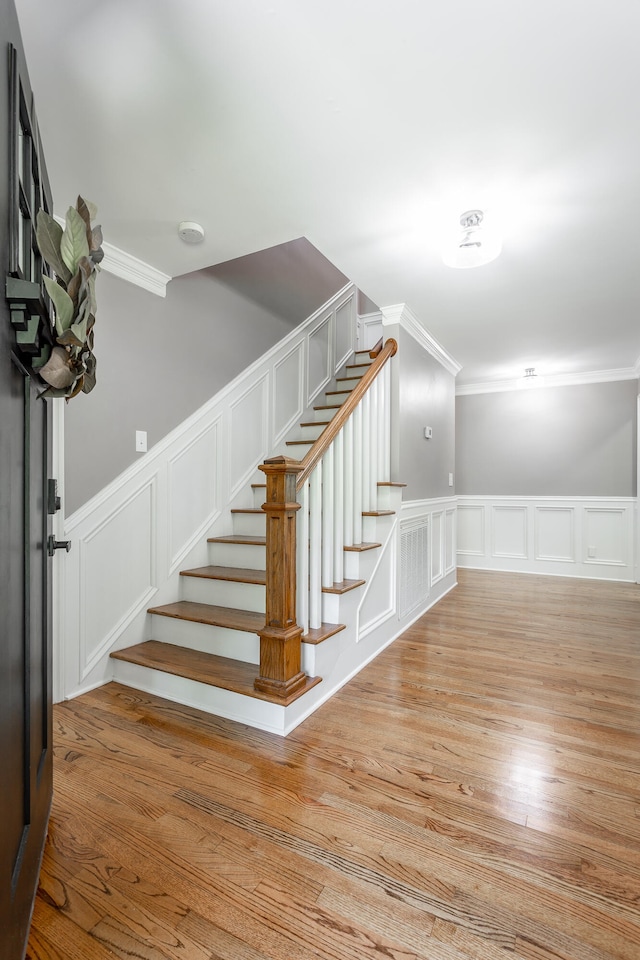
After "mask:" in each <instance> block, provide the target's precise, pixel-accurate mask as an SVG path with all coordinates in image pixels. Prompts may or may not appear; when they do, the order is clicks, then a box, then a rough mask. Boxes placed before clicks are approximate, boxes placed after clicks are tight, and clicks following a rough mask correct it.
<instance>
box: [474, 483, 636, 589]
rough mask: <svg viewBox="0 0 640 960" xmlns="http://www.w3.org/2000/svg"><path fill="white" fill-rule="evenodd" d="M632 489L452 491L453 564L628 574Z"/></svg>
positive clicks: (632, 547) (632, 554)
mask: <svg viewBox="0 0 640 960" xmlns="http://www.w3.org/2000/svg"><path fill="white" fill-rule="evenodd" d="M636 504H637V499H636V498H635V497H611V498H606V497H590V498H587V497H484V496H482V497H471V496H459V497H458V511H457V520H458V545H457V556H458V566H459V567H471V568H475V569H480V570H503V571H512V572H514V573H539V574H540V573H541V574H550V575H554V576H564V577H582V578H586V579H593V580H623V581H631V582H633V581H635V579H636V573H635V570H636V544H637V538H636V535H635V525H636V518H635V515H636Z"/></svg>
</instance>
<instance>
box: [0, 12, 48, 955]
mask: <svg viewBox="0 0 640 960" xmlns="http://www.w3.org/2000/svg"><path fill="white" fill-rule="evenodd" d="M0 37H2V41H3V43H2V54H1V55H2V56H3V57H4V58H5V65H4V66H3V69H2V71H1V72H0V76H1V77H2V79H1V80H0V258H1V260H0V283H1V284H2V293H1V294H0V957H1V958H2V960H21V958H22V957H23V956H24V952H25V948H26V943H27V937H28V929H29V920H30V915H31V910H32V906H33V901H34V896H35V892H36V889H37V882H38V873H39V867H40V860H41V856H42V850H43V847H44V841H45V836H46V830H47V823H48V817H49V808H50V805H51V795H52V763H51V761H52V750H51V652H50V651H51V648H50V622H51V616H50V589H49V566H50V563H51V561H50V559H49V557H48V552H47V537H48V525H47V511H48V496H47V493H48V485H47V479H48V475H49V474H48V465H49V449H50V431H49V424H50V411H49V403H48V401H45V400H42V399H40V398H39V394H40V393H41V392H42V389H43V384H42V383H41V382H39V381H38V379H37V365H38V363H41V362H42V356H43V352H44V351H43V347H44V342H45V340H46V334H47V326H48V320H47V317H46V313H45V311H44V308H43V305H42V302H41V297H40V280H41V274H42V265H41V261H40V258H39V256H38V253H37V248H36V245H35V237H34V230H33V227H34V219H35V215H36V212H37V209H38V208H39V206H41V205H44V206H47V207H50V200H49V198H48V185H47V180H46V173H45V170H44V163H43V160H42V156H41V148H40V144H39V138H38V131H37V124H36V120H35V112H34V109H33V103H32V99H31V93H30V89H29V83H28V78H27V73H26V64H25V62H24V54H23V51H22V45H21V42H20V36H19V30H18V23H17V18H16V13H15V9H14V8H13V3H12V2H6V0H5V2H3V3H2V4H0ZM7 40H8V41H9V44H7V43H6V42H5V41H7ZM7 61H8V63H7ZM7 279H9V281H10V282H11V281H15V280H18V281H19V283H18V285H16V284H15V282H14V283H13V287H12V288H11V291H10V292H11V294H12V297H10V299H9V300H7V299H6V296H5V294H6V293H8V292H9V290H8V288H7V286H6V281H7ZM34 291H35V294H34ZM16 293H19V294H20V295H21V296H23V300H22V301H21V299H20V296H16Z"/></svg>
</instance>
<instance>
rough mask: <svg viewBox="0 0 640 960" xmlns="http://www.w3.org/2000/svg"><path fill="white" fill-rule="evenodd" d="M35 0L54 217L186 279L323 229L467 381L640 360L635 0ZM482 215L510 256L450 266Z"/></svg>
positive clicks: (38, 82) (323, 240)
mask: <svg viewBox="0 0 640 960" xmlns="http://www.w3.org/2000/svg"><path fill="white" fill-rule="evenodd" d="M16 5H17V8H18V15H19V18H20V23H21V29H22V33H23V39H24V44H25V48H26V53H27V59H28V64H29V71H30V75H31V81H32V85H33V87H34V91H35V97H36V108H37V112H38V116H39V122H40V128H41V132H42V137H43V141H44V145H45V151H46V156H47V164H48V168H49V174H50V178H51V183H52V188H53V193H54V197H55V201H56V212H57V213H59V214H64V210H65V208H66V206H67V205H68V204H69V203H72V202H73V201H74V200H75V197H76V195H77V194H78V193H79V192H80V193H82V194H83V195H84V196H86V197H88V198H89V199H91V200H93V201H94V202H95V203H97V204H98V207H99V210H100V214H99V218H98V219H99V220H100V221H101V222H102V224H103V228H104V233H105V238H106V239H107V240H108V241H109V242H110V243H112V244H114V245H115V246H117V247H120V248H122V249H123V250H126V251H127V252H129V253H131V254H134V255H135V256H137V257H139V258H140V259H142V260H144V261H146V262H148V263H150V264H152V265H153V266H155V267H157V268H159V269H160V270H162V271H164V272H166V273H168V274H170V275H172V276H176V275H178V274H182V273H186V272H189V271H192V270H196V269H199V268H201V267H205V266H209V265H212V264H215V263H220V262H223V261H226V260H229V259H231V258H234V257H239V256H242V255H245V254H247V253H251V252H253V251H256V250H261V249H264V248H266V247H271V246H273V245H275V244H279V243H283V242H284V241H288V240H291V239H293V238H296V237H301V236H304V237H307V238H308V240H309V241H310V242H311V243H312V244H314V245H315V246H316V247H317V248H318V249H319V250H320V251H321V252H322V253H323V254H324V255H325V256H326V257H328V258H329V260H331V261H332V262H333V263H334V264H335V265H336V266H337V267H339V269H340V270H342V271H343V272H344V273H345V274H346V275H347V276H349V277H350V278H351V279H352V280H354V281H355V282H356V284H357V285H358V286H359V287H360V288H361V289H362V290H363V291H364V292H365V293H366V294H367V295H368V296H369V297H370V298H371V299H372V300H374V301H375V302H377V303H379V304H381V305H387V304H394V303H400V302H406V303H407V304H408V305H409V306H410V307H411V309H412V310H413V312H414V313H415V314H416V316H417V317H418V318H419V320H420V321H421V323H422V324H423V325H424V326H425V327H426V328H427V329H428V330H429V332H430V333H431V334H432V335H433V336H434V337H436V339H437V340H439V341H440V343H441V344H442V345H443V346H444V347H445V348H446V350H447V351H448V352H449V353H451V354H452V355H453V356H454V357H455V358H456V360H458V362H459V363H461V364H462V365H463V369H462V371H461V373H460V375H459V381H460V382H462V383H468V382H473V381H482V380H488V379H492V380H493V379H503V378H504V379H509V378H512V377H515V376H519V375H520V374H521V373H522V372H523V370H524V367H528V366H535V367H536V368H537V370H538V372H539V373H542V374H558V373H563V374H564V373H569V374H575V373H580V372H585V371H594V370H602V369H606V370H609V369H620V368H627V369H628V368H630V367H633V366H634V364H635V363H636V362H637V361H638V359H639V358H640V311H639V307H640V228H639V225H638V222H637V221H638V214H639V211H640V122H639V120H640V83H639V80H640V77H639V72H640V71H639V68H638V63H639V58H638V52H637V51H638V43H639V40H640V3H638V0H536V2H535V3H533V2H527V3H525V2H524V0H484V2H482V3H478V0H448V2H446V0H441V2H439V3H435V2H432V0H393V2H391V0H179V2H178V0H55V2H52V0H16ZM470 207H481V208H484V209H485V210H486V211H487V216H489V213H491V214H493V215H494V217H497V218H499V219H500V222H501V225H502V232H503V237H504V241H503V253H502V256H501V257H500V258H499V259H498V260H496V261H495V262H494V263H491V264H489V265H487V266H484V267H481V268H477V269H475V270H452V269H450V268H448V267H445V266H444V265H443V264H442V262H441V259H440V247H441V243H442V238H443V236H444V233H445V230H446V228H447V226H449V227H450V226H451V223H455V222H457V220H458V218H459V215H460V213H461V212H462V211H463V210H466V209H468V208H470ZM185 219H186V220H196V221H199V222H200V223H202V225H203V226H204V227H205V230H206V241H205V242H204V243H203V244H202V245H200V246H197V247H187V246H185V245H184V244H183V243H182V242H181V241H180V240H179V238H178V236H177V233H176V225H177V223H178V221H180V220H185Z"/></svg>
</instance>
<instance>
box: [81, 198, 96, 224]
mask: <svg viewBox="0 0 640 960" xmlns="http://www.w3.org/2000/svg"><path fill="white" fill-rule="evenodd" d="M84 203H85V204H86V205H87V210H88V211H89V216H90V217H91V219H92V220H95V218H96V217H97V216H98V208H97V207H96V205H95V203H91V200H85V201H84Z"/></svg>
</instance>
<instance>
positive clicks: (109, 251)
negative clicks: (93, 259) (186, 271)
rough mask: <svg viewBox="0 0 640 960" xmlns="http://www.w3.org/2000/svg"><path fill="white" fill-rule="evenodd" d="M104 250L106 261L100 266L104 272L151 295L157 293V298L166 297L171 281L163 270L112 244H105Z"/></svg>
mask: <svg viewBox="0 0 640 960" xmlns="http://www.w3.org/2000/svg"><path fill="white" fill-rule="evenodd" d="M102 249H103V250H104V260H103V261H102V263H101V264H100V266H101V267H102V269H103V270H106V271H107V273H112V274H114V276H116V277H120V279H121V280H127V281H128V282H129V283H134V284H135V285H136V286H137V287H142V288H143V289H144V290H149V292H150V293H155V295H156V296H157V297H166V295H167V284H168V283H169V280H171V277H170V276H169V274H168V273H163V272H162V270H158V269H157V268H156V267H152V266H151V264H150V263H145V262H144V260H138V258H137V257H134V256H133V254H131V253H126V252H125V251H124V250H120V249H119V248H118V247H114V246H113V244H111V243H106V242H105V243H103V244H102Z"/></svg>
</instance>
